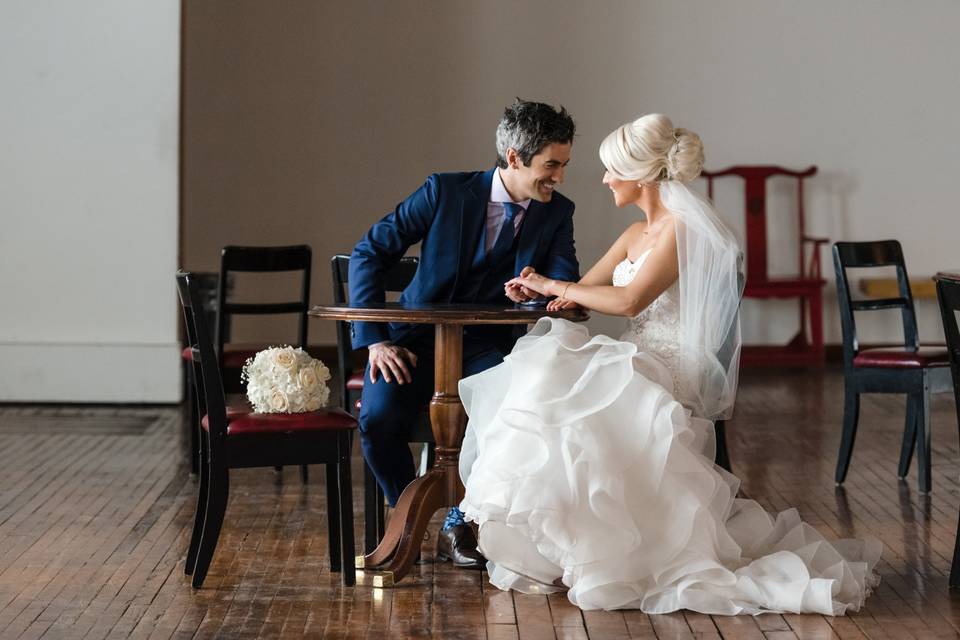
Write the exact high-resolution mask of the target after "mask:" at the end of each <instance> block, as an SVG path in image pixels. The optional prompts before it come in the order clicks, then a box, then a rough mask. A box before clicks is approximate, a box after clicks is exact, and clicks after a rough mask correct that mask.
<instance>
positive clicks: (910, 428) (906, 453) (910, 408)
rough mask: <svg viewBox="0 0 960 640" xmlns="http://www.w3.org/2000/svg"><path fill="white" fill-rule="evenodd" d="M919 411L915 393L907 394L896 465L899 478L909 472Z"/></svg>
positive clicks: (915, 439)
mask: <svg viewBox="0 0 960 640" xmlns="http://www.w3.org/2000/svg"><path fill="white" fill-rule="evenodd" d="M919 412H920V399H919V398H918V397H917V394H915V393H908V394H907V417H906V420H905V421H904V425H903V442H902V443H901V444H900V466H899V467H897V477H899V478H900V479H901V480H903V479H904V478H906V477H907V474H908V473H910V462H911V460H912V459H913V449H914V445H915V444H916V442H917V418H918V417H919Z"/></svg>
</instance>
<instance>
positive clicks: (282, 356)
mask: <svg viewBox="0 0 960 640" xmlns="http://www.w3.org/2000/svg"><path fill="white" fill-rule="evenodd" d="M273 362H274V364H276V365H277V366H278V367H280V368H281V369H285V370H287V371H290V370H292V369H293V368H294V367H295V366H297V354H296V353H294V351H293V349H291V348H290V347H286V348H284V349H280V350H279V351H277V353H276V354H274V356H273Z"/></svg>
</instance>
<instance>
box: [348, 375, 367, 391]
mask: <svg viewBox="0 0 960 640" xmlns="http://www.w3.org/2000/svg"><path fill="white" fill-rule="evenodd" d="M347 389H349V390H350V391H363V371H360V372H359V373H354V374H353V375H351V376H350V377H349V378H347Z"/></svg>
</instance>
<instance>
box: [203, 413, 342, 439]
mask: <svg viewBox="0 0 960 640" xmlns="http://www.w3.org/2000/svg"><path fill="white" fill-rule="evenodd" d="M200 424H201V425H203V428H204V429H209V428H210V424H209V421H208V420H207V416H203V419H202V420H201V421H200ZM356 428H357V420H356V418H354V417H353V416H351V415H350V414H349V413H347V412H346V411H343V410H341V409H336V408H325V409H320V410H319V411H308V412H306V413H251V412H249V411H243V410H241V409H240V408H239V407H231V408H228V409H227V435H229V436H233V435H254V434H263V433H287V432H294V431H296V432H300V433H302V432H306V431H336V430H341V429H356Z"/></svg>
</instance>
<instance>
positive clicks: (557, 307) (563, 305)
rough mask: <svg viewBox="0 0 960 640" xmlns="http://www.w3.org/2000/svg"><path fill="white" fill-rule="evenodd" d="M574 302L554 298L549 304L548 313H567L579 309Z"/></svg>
mask: <svg viewBox="0 0 960 640" xmlns="http://www.w3.org/2000/svg"><path fill="white" fill-rule="evenodd" d="M579 306H580V305H578V304H577V303H576V302H574V301H573V300H564V299H563V298H554V299H553V300H551V301H550V302H548V303H547V311H566V310H567V309H576V308H577V307H579Z"/></svg>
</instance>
